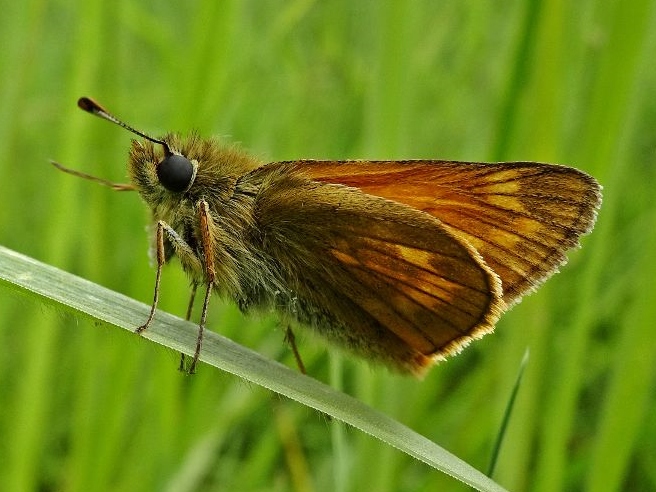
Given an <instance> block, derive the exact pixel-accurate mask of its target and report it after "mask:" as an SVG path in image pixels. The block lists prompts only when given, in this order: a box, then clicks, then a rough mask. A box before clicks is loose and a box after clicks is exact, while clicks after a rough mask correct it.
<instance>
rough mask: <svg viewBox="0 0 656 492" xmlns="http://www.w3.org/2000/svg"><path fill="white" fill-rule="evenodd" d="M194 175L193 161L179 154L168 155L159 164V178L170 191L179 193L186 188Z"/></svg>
mask: <svg viewBox="0 0 656 492" xmlns="http://www.w3.org/2000/svg"><path fill="white" fill-rule="evenodd" d="M193 177H194V166H193V165H192V164H191V161H190V160H189V159H187V158H186V157H184V156H181V155H179V154H170V155H168V156H166V157H165V158H164V159H163V160H162V162H160V163H159V165H158V166H157V179H159V182H160V183H162V186H163V187H164V188H166V189H167V190H169V191H172V192H174V193H179V192H181V191H184V190H186V189H187V188H188V187H189V185H190V184H191V181H192V179H193Z"/></svg>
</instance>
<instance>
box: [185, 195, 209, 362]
mask: <svg viewBox="0 0 656 492" xmlns="http://www.w3.org/2000/svg"><path fill="white" fill-rule="evenodd" d="M198 212H199V222H200V233H201V245H202V248H203V267H204V268H203V270H204V272H205V282H206V290H205V299H204V300H203V309H202V311H201V315H200V323H199V325H198V338H197V339H196V351H195V352H194V356H193V359H192V360H191V364H190V365H189V374H193V373H194V372H196V364H197V363H198V358H199V357H200V350H201V347H202V345H203V331H204V330H205V321H206V319H207V306H208V304H209V302H210V296H211V294H212V287H213V286H214V280H215V277H216V273H215V270H214V243H215V239H214V237H213V235H212V226H213V225H214V224H213V222H212V217H211V216H210V207H209V205H208V204H207V202H206V201H205V200H200V201H199V202H198Z"/></svg>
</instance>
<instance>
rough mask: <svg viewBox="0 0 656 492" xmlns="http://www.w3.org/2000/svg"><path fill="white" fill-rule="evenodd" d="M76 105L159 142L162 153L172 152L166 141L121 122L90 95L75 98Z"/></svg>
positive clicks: (147, 138) (168, 153)
mask: <svg viewBox="0 0 656 492" xmlns="http://www.w3.org/2000/svg"><path fill="white" fill-rule="evenodd" d="M77 106H78V107H79V108H80V109H83V110H84V111H86V112H87V113H91V114H93V115H96V116H98V117H100V118H102V119H104V120H107V121H111V122H112V123H115V124H117V125H118V126H121V127H123V128H125V129H126V130H128V131H129V132H132V133H134V134H135V135H139V136H140V137H143V138H145V139H146V140H150V141H151V142H154V143H157V144H160V145H161V146H162V147H164V154H166V155H167V156H169V155H172V154H173V152H171V149H170V148H169V146H168V144H167V143H166V142H164V141H163V140H158V139H156V138H153V137H151V136H150V135H146V134H145V133H143V132H140V131H139V130H136V129H134V128H132V127H131V126H130V125H128V124H127V123H123V122H122V121H121V120H119V119H118V118H117V117H116V116H114V115H113V114H111V113H110V112H109V111H107V110H106V109H105V108H103V107H102V106H101V105H100V104H98V103H97V102H96V101H94V100H93V99H91V98H90V97H81V98H80V99H78V100H77Z"/></svg>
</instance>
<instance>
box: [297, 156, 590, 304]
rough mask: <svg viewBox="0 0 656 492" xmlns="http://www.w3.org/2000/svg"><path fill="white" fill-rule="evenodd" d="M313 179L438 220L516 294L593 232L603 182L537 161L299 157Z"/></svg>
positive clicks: (508, 296)
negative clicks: (415, 210) (338, 159)
mask: <svg viewBox="0 0 656 492" xmlns="http://www.w3.org/2000/svg"><path fill="white" fill-rule="evenodd" d="M299 166H301V167H302V169H303V170H304V172H305V173H306V175H307V176H308V177H309V178H310V179H313V180H316V181H320V182H326V183H339V184H343V185H346V186H351V187H354V188H358V189H360V190H361V191H363V192H364V193H368V194H371V195H375V196H380V197H384V198H387V199H389V200H393V201H395V202H398V203H403V204H406V205H408V206H410V207H412V208H414V209H417V210H422V211H424V212H426V213H428V214H430V215H432V216H434V217H436V218H437V219H439V220H440V222H442V223H443V224H444V225H445V226H446V227H447V228H449V230H451V231H452V232H453V233H454V234H455V235H457V236H458V237H460V238H462V239H463V240H464V241H466V242H467V243H469V244H470V245H471V246H473V247H474V249H476V250H477V251H478V252H479V253H480V254H481V256H482V257H483V258H484V260H485V262H486V263H487V264H488V265H489V266H490V267H491V268H492V270H493V271H494V272H496V274H497V275H499V277H500V278H501V282H502V287H503V298H504V301H506V303H508V304H512V303H513V302H516V301H518V300H519V299H520V298H521V296H522V295H524V294H525V293H526V292H528V291H530V290H532V289H534V288H535V287H537V286H538V285H539V284H540V283H541V282H542V281H544V280H545V279H546V278H547V277H549V275H551V274H552V273H553V272H554V271H555V270H556V269H557V268H558V266H560V265H561V264H562V263H564V262H565V260H566V258H565V252H566V251H567V250H568V249H570V248H572V247H574V246H576V245H577V244H578V238H579V236H580V235H582V234H584V233H586V232H588V231H589V230H590V229H591V228H592V226H593V224H594V221H595V216H596V210H597V208H598V207H599V204H600V192H599V185H598V184H597V183H596V181H595V180H594V179H593V178H591V177H590V176H588V175H587V174H585V173H582V172H581V171H578V170H576V169H572V168H569V167H565V166H557V165H552V164H540V163H532V162H514V163H499V164H480V163H464V162H453V161H398V162H397V161H394V162H384V161H381V162H379V161H343V162H339V161H337V162H336V161H302V163H300V164H299Z"/></svg>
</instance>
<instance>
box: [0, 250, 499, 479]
mask: <svg viewBox="0 0 656 492" xmlns="http://www.w3.org/2000/svg"><path fill="white" fill-rule="evenodd" d="M0 280H1V282H2V284H5V285H8V286H9V287H10V288H11V289H13V290H14V291H20V292H23V293H25V294H27V295H29V297H32V298H33V299H38V300H41V301H43V302H45V303H47V304H50V305H53V306H59V307H64V308H65V309H66V310H67V311H70V312H72V313H75V314H82V315H85V316H86V317H89V318H91V319H94V320H96V321H101V322H103V323H108V324H110V325H112V326H116V327H119V328H123V329H126V330H130V331H132V330H134V327H135V321H134V320H138V319H145V318H146V317H147V315H148V310H149V307H148V306H147V305H145V304H143V303H140V302H137V301H134V300H132V299H130V298H128V297H126V296H124V295H122V294H119V293H117V292H113V291H111V290H108V289H106V288H104V287H101V286H100V285H97V284H94V283H92V282H89V281H87V280H84V279H82V278H80V277H76V276H74V275H71V274H69V273H66V272H64V271H62V270H59V269H57V268H54V267H52V266H49V265H45V264H43V263H40V262H38V261H36V260H33V259H31V258H29V257H26V256H23V255H21V254H19V253H16V252H13V251H11V250H9V249H7V248H4V247H0ZM196 334H197V328H196V326H195V325H194V324H193V323H190V322H187V321H184V320H182V319H180V318H177V317H175V316H172V315H170V314H167V313H163V312H159V313H158V314H157V316H156V318H155V320H154V322H153V324H152V326H151V327H150V328H149V329H148V330H147V331H146V332H145V333H144V338H146V339H149V340H151V341H154V342H156V343H159V344H161V345H164V346H166V347H168V348H170V349H173V350H175V351H180V352H184V353H186V354H192V353H193V352H194V347H195V344H196ZM201 360H202V361H203V362H206V363H207V364H210V365H212V366H215V367H217V368H219V369H222V370H224V371H226V372H229V373H231V374H235V375H237V376H239V377H241V378H244V379H246V380H248V381H251V382H253V383H256V384H258V385H260V386H263V387H265V388H268V389H270V390H272V391H275V392H276V393H279V394H281V395H284V396H287V397H288V398H291V399H293V400H296V401H298V402H300V403H303V404H304V405H307V406H309V407H312V408H314V409H316V410H319V411H321V412H324V413H326V414H328V415H331V416H332V417H334V418H336V419H339V420H342V421H344V422H346V423H348V424H350V425H352V426H354V427H356V428H358V429H360V430H362V431H364V432H366V433H368V434H370V435H372V436H374V437H376V438H378V439H380V440H382V441H384V442H386V443H387V444H390V445H391V446H394V447H396V448H398V449H399V450H401V451H403V452H405V453H407V454H408V455H410V456H413V457H414V458H416V459H418V460H420V461H423V462H424V463H426V464H428V465H430V466H432V467H434V468H436V469H437V470H440V471H442V472H444V473H447V474H449V475H451V476H452V477H454V478H456V479H458V480H460V481H462V482H464V483H466V484H468V485H470V486H472V487H474V488H476V489H477V490H482V491H501V490H504V489H503V488H502V487H501V486H499V485H497V484H496V483H495V482H493V481H492V480H490V479H489V478H488V477H486V476H485V475H483V474H482V473H481V472H479V471H478V470H476V469H474V468H472V467H471V466H470V465H468V464H467V463H465V462H464V461H462V460H460V459H459V458H457V457H456V456H454V455H452V454H451V453H449V452H448V451H446V450H445V449H443V448H441V447H439V446H438V445H436V444H435V443H433V442H431V441H430V440H428V439H426V438H425V437H423V436H421V435H419V434H417V433H416V432H414V431H412V430H411V429H409V428H408V427H405V426H404V425H403V424H401V423H399V422H397V421H395V420H393V419H391V418H389V417H387V416H385V415H384V414H382V413H380V412H377V411H376V410H374V409H372V408H370V407H368V406H366V405H365V404H363V403H362V402H360V401H359V400H356V399H355V398H352V397H350V396H348V395H346V394H344V393H340V392H337V391H335V390H333V389H332V388H331V387H329V386H327V385H325V384H323V383H321V382H319V381H317V380H315V379H312V378H310V377H307V376H305V375H303V374H300V373H299V372H297V371H294V370H291V369H289V368H287V367H286V366H284V365H282V364H280V363H278V362H275V361H272V360H269V359H266V358H265V357H263V356H261V355H260V354H258V353H257V352H254V351H252V350H249V349H247V348H245V347H242V346H240V345H238V344H236V343H234V342H232V341H230V340H229V339H227V338H224V337H222V336H220V335H218V334H216V333H213V332H207V333H206V336H205V339H204V345H203V353H202V354H201ZM171 370H173V368H172V369H171Z"/></svg>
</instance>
